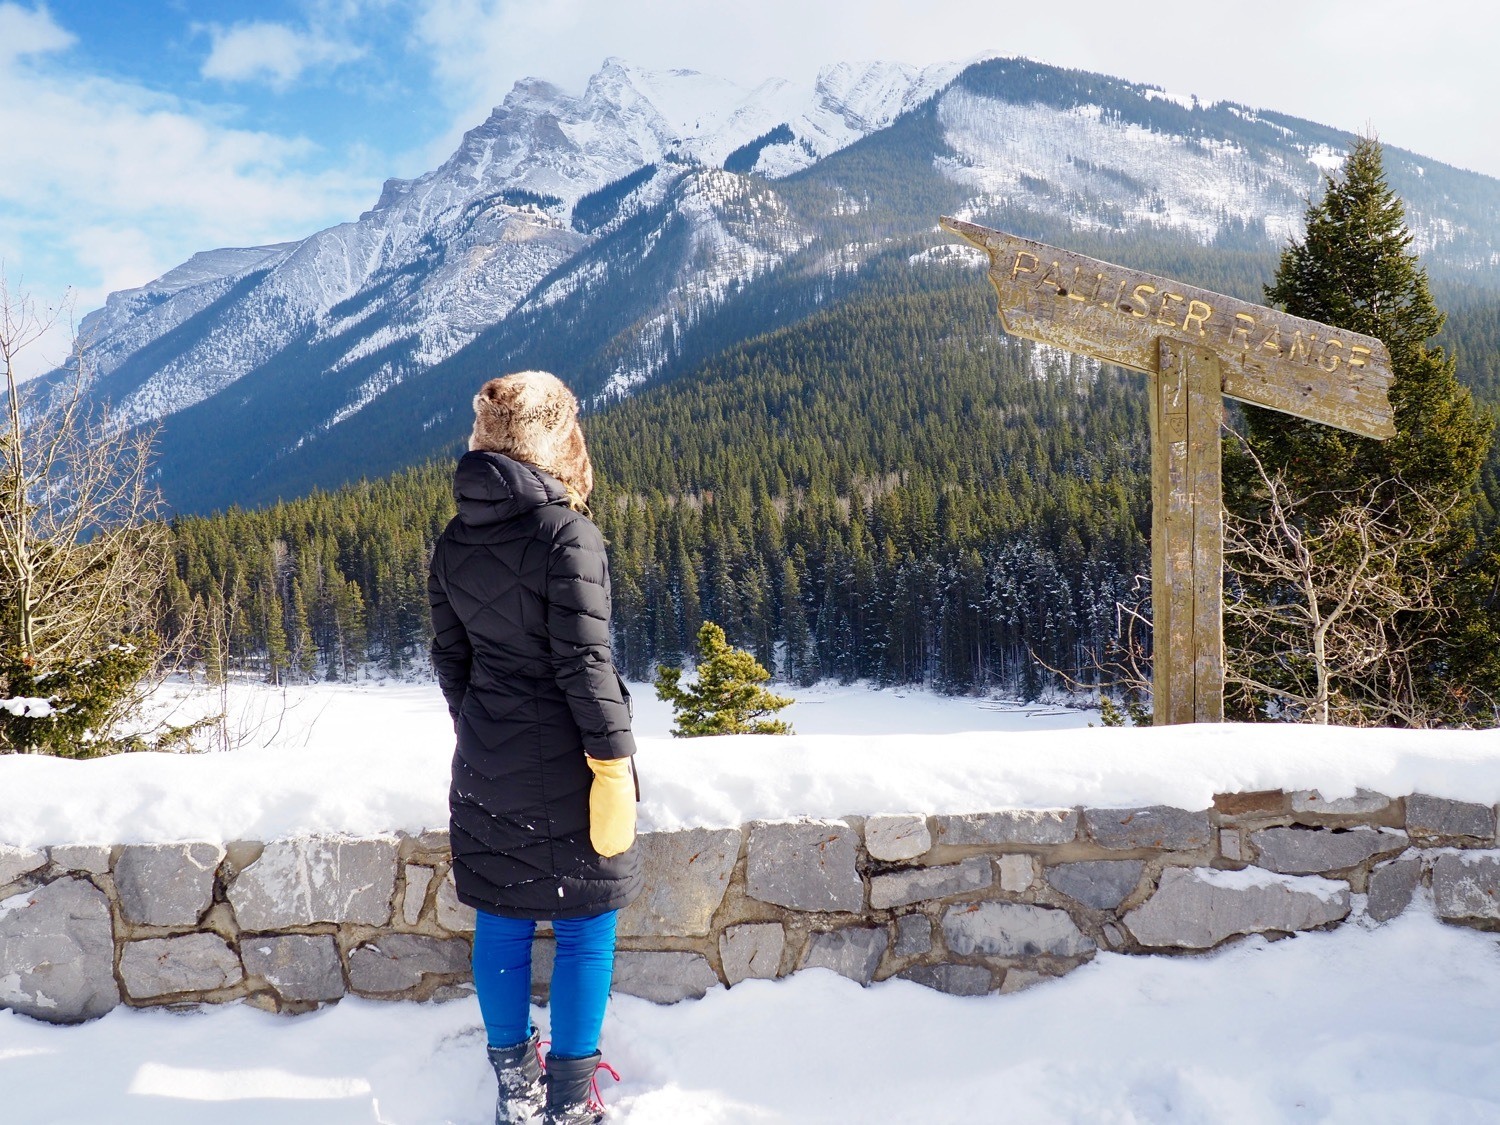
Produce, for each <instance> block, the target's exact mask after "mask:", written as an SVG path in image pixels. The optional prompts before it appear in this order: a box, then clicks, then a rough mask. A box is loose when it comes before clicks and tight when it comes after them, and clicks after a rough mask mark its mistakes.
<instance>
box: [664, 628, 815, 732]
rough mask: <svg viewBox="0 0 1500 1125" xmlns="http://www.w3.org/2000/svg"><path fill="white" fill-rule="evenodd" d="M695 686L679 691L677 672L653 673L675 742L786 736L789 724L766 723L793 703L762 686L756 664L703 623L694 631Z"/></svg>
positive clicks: (765, 675) (766, 674)
mask: <svg viewBox="0 0 1500 1125" xmlns="http://www.w3.org/2000/svg"><path fill="white" fill-rule="evenodd" d="M697 673H698V681H697V683H695V684H693V685H692V686H691V687H683V686H682V683H681V680H682V669H681V668H670V667H668V666H667V665H665V664H663V665H660V666H658V667H657V669H656V697H657V698H658V699H661V700H663V701H665V702H667V703H670V704H671V705H672V712H673V714H674V716H675V717H676V720H677V725H676V726H674V727H673V728H672V737H674V738H698V737H701V736H703V735H708V734H791V733H792V727H791V724H790V723H786V722H782V721H781V720H779V719H769V718H765V716H767V715H774V714H775V713H776V712H777V711H780V710H781V709H782V708H783V707H789V706H791V704H792V703H793V702H795V700H792V699H790V698H788V697H786V696H782V695H773V694H771V693H770V692H769V691H767V690H766V689H765V688H764V687H762V686H761V685H762V684H764V683H765V682H766V681H767V680H769V679H770V678H771V673H769V672H767V671H766V670H765V668H764V667H763V666H762V665H761V663H760V662H759V661H758V660H756V659H755V657H754V656H752V655H751V654H750V653H748V652H745V651H744V650H743V649H737V648H735V647H733V646H732V645H731V644H730V643H729V641H728V640H727V639H726V638H725V636H724V630H723V629H721V628H719V626H717V625H715V624H714V623H713V622H712V621H705V622H704V623H703V627H702V628H701V629H699V630H698V668H697Z"/></svg>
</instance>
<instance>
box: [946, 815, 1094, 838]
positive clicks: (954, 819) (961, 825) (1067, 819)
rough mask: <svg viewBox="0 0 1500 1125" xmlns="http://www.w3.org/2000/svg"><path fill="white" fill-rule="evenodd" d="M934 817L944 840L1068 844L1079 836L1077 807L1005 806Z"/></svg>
mask: <svg viewBox="0 0 1500 1125" xmlns="http://www.w3.org/2000/svg"><path fill="white" fill-rule="evenodd" d="M934 819H935V822H936V824H937V838H938V843H940V844H979V845H989V846H995V845H1000V844H1066V843H1069V842H1070V841H1072V840H1074V839H1076V838H1077V836H1078V810H1076V809H1005V810H1003V811H1000V812H986V813H965V814H963V815H960V816H939V817H936V818H934Z"/></svg>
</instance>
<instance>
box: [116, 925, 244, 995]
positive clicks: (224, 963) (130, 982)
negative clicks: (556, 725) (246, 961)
mask: <svg viewBox="0 0 1500 1125" xmlns="http://www.w3.org/2000/svg"><path fill="white" fill-rule="evenodd" d="M244 979H245V971H244V970H243V969H242V968H241V967H240V959H239V958H238V957H236V956H235V953H234V950H232V949H230V948H229V944H228V943H227V942H226V941H225V940H224V939H223V938H221V937H219V935H218V934H182V935H181V936H179V937H165V938H147V939H146V940H145V941H131V942H126V943H125V948H124V949H123V950H122V951H121V953H120V980H121V981H122V982H124V985H125V992H126V994H127V995H128V996H129V997H130V998H131V999H132V1000H150V999H152V998H154V997H158V996H175V995H178V994H180V993H184V992H213V991H215V990H217V989H220V988H228V987H229V986H230V985H233V984H239V982H240V981H242V980H244Z"/></svg>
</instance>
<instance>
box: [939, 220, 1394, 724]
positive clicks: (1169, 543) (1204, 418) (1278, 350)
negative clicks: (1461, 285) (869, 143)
mask: <svg viewBox="0 0 1500 1125" xmlns="http://www.w3.org/2000/svg"><path fill="white" fill-rule="evenodd" d="M942 224H943V226H944V227H945V228H946V229H947V230H950V231H952V232H953V233H954V234H957V235H961V236H962V237H964V238H966V239H968V240H969V241H970V242H972V243H973V244H974V245H975V246H978V247H979V248H980V249H982V250H984V251H986V252H987V253H988V254H989V256H990V271H989V276H990V281H991V282H992V283H993V284H994V286H995V290H996V292H997V293H999V295H1000V322H1001V324H1002V325H1003V326H1004V328H1005V331H1006V332H1008V333H1010V334H1011V335H1012V336H1024V337H1025V338H1027V339H1029V340H1035V341H1037V342H1039V343H1043V344H1051V345H1052V346H1054V347H1058V348H1063V349H1066V350H1067V351H1070V352H1077V353H1079V354H1081V355H1087V356H1093V357H1094V358H1095V359H1099V360H1102V361H1104V362H1105V363H1114V364H1119V365H1120V366H1122V367H1129V368H1133V369H1134V370H1136V371H1143V372H1145V373H1146V374H1147V375H1149V376H1150V382H1151V607H1152V637H1153V652H1154V658H1153V662H1152V681H1153V682H1152V695H1153V699H1152V710H1153V713H1154V715H1155V721H1156V722H1157V724H1165V723H1193V722H1197V723H1214V722H1220V721H1222V720H1223V718H1224V620H1223V572H1224V538H1223V524H1222V512H1223V504H1224V488H1223V481H1222V478H1221V475H1220V458H1219V425H1220V422H1221V421H1222V419H1223V398H1224V396H1226V395H1227V396H1228V397H1230V398H1234V399H1239V400H1240V401H1241V402H1249V403H1254V404H1255V405H1256V406H1264V407H1269V408H1270V409H1272V410H1279V411H1281V412H1282V413H1284V414H1294V415H1296V416H1297V417H1299V418H1307V419H1309V420H1311V421H1314V422H1321V423H1323V424H1325V425H1329V426H1336V427H1338V428H1339V429H1342V430H1350V431H1352V432H1353V433H1357V434H1363V435H1364V436H1366V437H1372V438H1380V439H1385V438H1388V437H1391V436H1392V435H1393V434H1395V432H1396V428H1395V425H1394V424H1393V422H1392V415H1391V404H1390V400H1389V398H1388V397H1387V391H1388V389H1389V388H1390V384H1391V359H1390V355H1389V353H1388V352H1387V351H1386V348H1385V345H1384V344H1382V343H1381V342H1380V341H1379V340H1377V339H1375V338H1374V337H1373V336H1361V335H1358V334H1356V333H1353V332H1345V331H1343V330H1341V329H1338V328H1331V327H1329V326H1328V325H1326V324H1319V323H1318V322H1316V321H1312V320H1303V319H1302V318H1301V317H1296V316H1290V315H1288V314H1286V313H1283V312H1278V311H1277V310H1275V309H1270V308H1266V307H1264V306H1261V305H1251V304H1247V303H1246V302H1244V301H1239V300H1236V299H1235V298H1233V297H1226V296H1224V295H1223V294H1222V293H1212V292H1210V291H1208V290H1206V289H1198V288H1196V287H1195V286H1191V285H1183V284H1181V283H1180V282H1176V281H1172V280H1170V279H1168V278H1164V277H1157V276H1155V275H1153V274H1149V273H1141V272H1140V271H1138V270H1132V269H1126V268H1125V267H1124V266H1116V265H1111V264H1110V263H1108V262H1101V261H1098V260H1096V259H1094V258H1086V257H1084V256H1083V255H1082V254H1074V253H1071V252H1069V251H1067V250H1059V249H1057V248H1056V247H1053V246H1046V245H1044V244H1042V243H1040V242H1032V241H1031V240H1030V239H1025V238H1018V237H1016V236H1015V235H1011V234H1005V233H1003V232H1001V231H997V230H991V229H989V228H988V227H981V226H976V225H975V224H973V223H966V222H962V221H960V220H957V219H950V218H944V219H943V220H942Z"/></svg>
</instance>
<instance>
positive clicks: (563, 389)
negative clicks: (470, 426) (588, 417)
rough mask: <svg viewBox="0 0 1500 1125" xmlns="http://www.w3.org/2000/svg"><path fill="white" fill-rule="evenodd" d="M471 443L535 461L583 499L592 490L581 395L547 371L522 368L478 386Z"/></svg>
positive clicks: (479, 448) (510, 455) (528, 460)
mask: <svg viewBox="0 0 1500 1125" xmlns="http://www.w3.org/2000/svg"><path fill="white" fill-rule="evenodd" d="M469 448H470V449H471V450H486V451H488V452H490V453H503V454H505V455H506V456H507V457H513V458H515V460H517V461H525V462H526V463H527V464H528V465H535V466H536V467H537V468H538V469H541V470H542V472H544V473H551V474H552V475H553V476H555V477H556V478H557V479H558V480H560V481H562V482H563V484H564V485H566V486H567V488H568V491H569V492H570V493H576V494H577V496H578V500H579V502H580V503H581V502H583V501H585V500H587V499H588V496H589V493H590V492H592V491H593V490H594V466H593V465H592V464H590V463H589V451H588V448H587V447H586V446H585V445H584V443H583V431H582V430H581V429H579V427H578V400H577V399H576V398H574V397H573V392H572V391H570V390H568V388H567V386H566V385H564V383H563V381H562V380H561V379H559V378H558V377H557V376H556V375H552V374H550V373H548V372H546V371H518V372H516V373H515V374H514V375H507V376H505V377H504V378H503V379H491V380H490V381H489V382H488V383H486V384H485V385H484V386H483V387H481V388H479V393H478V394H477V395H475V396H474V432H473V433H472V434H471V435H470V436H469Z"/></svg>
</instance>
